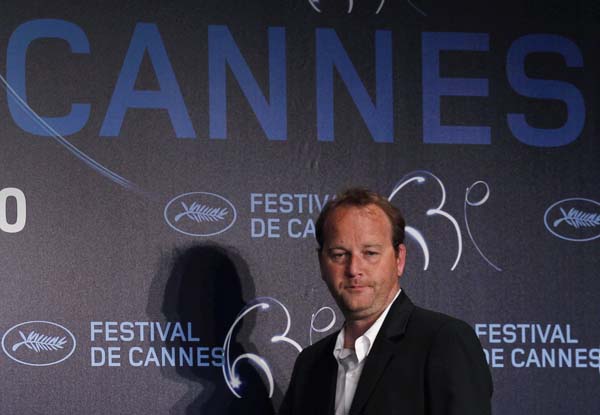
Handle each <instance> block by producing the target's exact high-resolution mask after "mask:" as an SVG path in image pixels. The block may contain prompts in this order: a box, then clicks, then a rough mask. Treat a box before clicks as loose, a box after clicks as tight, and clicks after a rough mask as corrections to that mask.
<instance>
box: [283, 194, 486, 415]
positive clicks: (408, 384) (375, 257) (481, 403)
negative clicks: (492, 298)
mask: <svg viewBox="0 0 600 415" xmlns="http://www.w3.org/2000/svg"><path fill="white" fill-rule="evenodd" d="M316 236H317V241H318V243H319V264H320V267H321V274H322V278H323V280H324V281H325V282H326V283H327V286H328V288H329V290H330V292H331V294H332V296H333V297H334V299H335V300H336V302H337V304H338V306H339V307H340V309H341V311H342V313H343V314H344V317H345V319H346V321H345V323H344V327H343V328H342V330H341V331H340V332H338V333H335V334H333V335H330V336H328V337H326V338H325V339H323V340H321V341H320V342H318V343H316V344H314V345H313V346H310V347H308V348H306V349H305V350H304V351H303V352H302V353H301V354H300V356H299V357H298V359H297V360H296V364H295V365H294V370H293V373H292V379H291V381H290V385H289V388H288V391H287V393H286V395H285V398H284V400H283V404H282V406H281V409H280V412H279V413H280V415H307V414H308V415H320V414H326V415H349V414H350V415H358V414H364V415H371V414H403V415H420V414H423V415H425V414H427V415H486V414H490V413H491V405H490V399H491V395H492V380H491V376H490V372H489V368H488V366H487V363H486V360H485V356H484V354H483V350H482V348H481V344H480V343H479V340H478V339H477V337H476V336H475V333H474V332H473V329H471V327H470V326H469V325H468V324H466V323H464V322H462V321H460V320H457V319H454V318H452V317H449V316H446V315H443V314H440V313H435V312H432V311H428V310H425V309H422V308H420V307H416V306H414V305H413V304H412V302H411V301H410V300H409V298H408V297H407V296H406V294H405V293H404V292H403V291H402V290H401V289H400V284H399V277H400V276H401V275H402V273H403V271H404V263H405V258H406V248H405V246H404V245H403V244H402V242H403V239H404V219H403V218H402V215H401V214H400V212H399V211H398V210H397V209H396V208H395V207H394V206H392V205H391V204H390V203H389V202H388V201H387V199H385V198H383V197H381V196H380V195H378V194H376V193H373V192H370V191H367V190H364V189H350V190H348V191H346V192H345V193H343V194H341V195H340V196H338V197H337V198H336V199H334V200H333V201H330V202H329V203H328V204H327V205H326V206H325V207H324V208H323V210H322V212H321V215H320V216H319V219H318V220H317V224H316Z"/></svg>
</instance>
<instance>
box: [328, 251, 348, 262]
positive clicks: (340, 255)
mask: <svg viewBox="0 0 600 415" xmlns="http://www.w3.org/2000/svg"><path fill="white" fill-rule="evenodd" d="M330 257H331V259H332V260H334V261H343V260H344V258H345V257H346V254H345V253H341V252H334V253H332V254H331V255H330Z"/></svg>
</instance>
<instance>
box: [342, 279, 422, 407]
mask: <svg viewBox="0 0 600 415" xmlns="http://www.w3.org/2000/svg"><path fill="white" fill-rule="evenodd" d="M413 308H414V305H413V304H412V302H411V301H410V300H409V298H408V297H407V296H406V294H405V293H404V290H402V291H401V292H400V295H398V298H396V301H394V304H392V306H391V308H390V311H389V313H388V315H387V316H386V318H385V320H384V322H383V325H382V326H381V329H380V330H379V333H378V334H377V338H376V339H375V343H374V344H373V347H372V348H371V351H370V352H369V355H368V356H367V358H366V360H365V365H364V367H363V371H362V374H361V376H360V379H359V381H358V386H357V388H356V393H355V394H354V399H353V400H352V406H351V408H350V414H351V415H353V414H358V413H360V411H361V410H362V408H363V407H364V405H365V404H366V403H367V400H368V399H369V397H370V396H371V394H372V393H373V391H374V390H375V387H376V385H377V381H378V380H379V378H380V377H381V375H383V373H384V372H385V368H386V367H387V366H388V363H389V362H390V360H391V359H393V357H394V354H395V351H396V350H397V348H396V347H395V343H396V342H397V341H399V340H400V338H401V337H402V335H403V334H404V331H405V329H406V324H407V323H408V318H409V317H410V314H411V313H412V310H413ZM334 396H335V390H334Z"/></svg>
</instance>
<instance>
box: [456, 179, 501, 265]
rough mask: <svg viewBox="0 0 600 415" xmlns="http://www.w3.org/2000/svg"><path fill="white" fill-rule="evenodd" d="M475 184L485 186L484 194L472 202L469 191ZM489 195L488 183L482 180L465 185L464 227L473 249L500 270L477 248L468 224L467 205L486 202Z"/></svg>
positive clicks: (474, 205)
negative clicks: (468, 185)
mask: <svg viewBox="0 0 600 415" xmlns="http://www.w3.org/2000/svg"><path fill="white" fill-rule="evenodd" d="M477 185H482V186H484V187H485V194H484V195H483V197H482V198H481V199H480V200H478V201H476V202H473V201H471V200H470V199H469V195H470V194H471V191H472V190H473V189H474V188H475V187H476V186H477ZM489 197H490V187H489V186H488V184H487V183H486V182H484V181H482V180H478V181H476V182H475V183H473V184H472V185H471V186H470V187H467V190H466V192H465V202H464V216H465V227H466V228H467V234H468V235H469V238H470V239H471V242H472V243H473V246H474V247H475V249H476V250H477V252H479V255H481V257H482V258H483V259H484V260H485V262H487V263H488V264H489V265H490V266H491V267H492V268H494V269H495V270H496V271H498V272H500V271H502V268H500V267H498V266H497V265H495V264H494V263H493V262H492V261H490V260H489V259H488V257H486V256H485V255H484V254H483V252H482V251H481V249H480V248H479V246H478V245H477V243H476V242H475V239H474V238H473V234H472V233H471V228H470V226H469V219H468V217H467V205H469V206H473V207H477V206H481V205H483V204H484V203H485V202H487V200H488V198H489Z"/></svg>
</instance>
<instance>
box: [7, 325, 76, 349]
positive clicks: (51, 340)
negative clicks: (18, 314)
mask: <svg viewBox="0 0 600 415" xmlns="http://www.w3.org/2000/svg"><path fill="white" fill-rule="evenodd" d="M19 334H20V335H21V338H22V339H23V341H22V342H19V343H16V344H15V345H14V346H13V347H12V351H13V352H16V351H17V349H18V348H19V347H21V346H25V347H27V348H28V349H29V350H33V351H35V352H36V353H39V352H41V351H42V350H43V351H51V350H54V351H56V350H59V349H62V348H63V346H64V345H65V344H66V343H67V338H66V337H60V336H54V337H52V336H45V335H43V334H41V333H36V332H35V331H31V332H29V334H28V335H27V336H25V335H24V334H23V332H22V331H21V330H19Z"/></svg>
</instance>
